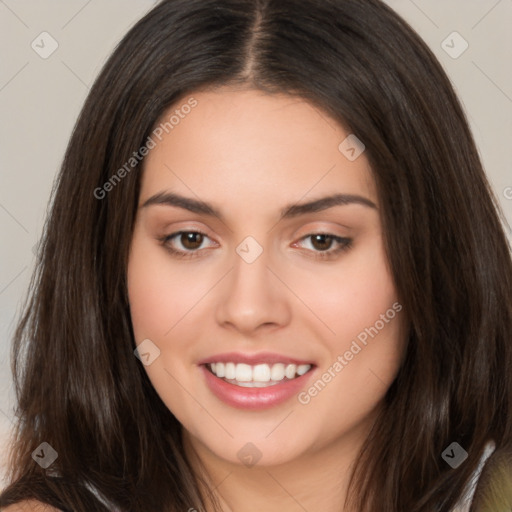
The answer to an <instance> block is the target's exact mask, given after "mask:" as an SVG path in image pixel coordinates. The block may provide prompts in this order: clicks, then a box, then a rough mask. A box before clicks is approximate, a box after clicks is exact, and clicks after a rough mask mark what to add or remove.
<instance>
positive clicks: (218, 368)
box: [212, 363, 226, 378]
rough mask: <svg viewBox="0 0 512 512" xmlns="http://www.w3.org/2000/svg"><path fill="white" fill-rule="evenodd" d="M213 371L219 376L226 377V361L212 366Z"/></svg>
mask: <svg viewBox="0 0 512 512" xmlns="http://www.w3.org/2000/svg"><path fill="white" fill-rule="evenodd" d="M212 372H213V373H215V375H217V377H221V378H222V377H224V376H225V375H226V366H225V365H224V363H216V364H215V368H212Z"/></svg>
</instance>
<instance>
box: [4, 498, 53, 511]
mask: <svg viewBox="0 0 512 512" xmlns="http://www.w3.org/2000/svg"><path fill="white" fill-rule="evenodd" d="M1 512H60V511H59V509H57V508H55V507H51V506H50V505H46V504H45V503H41V502H40V501H34V500H25V501H20V502H19V503H15V504H14V505H9V506H8V507H7V508H3V509H1Z"/></svg>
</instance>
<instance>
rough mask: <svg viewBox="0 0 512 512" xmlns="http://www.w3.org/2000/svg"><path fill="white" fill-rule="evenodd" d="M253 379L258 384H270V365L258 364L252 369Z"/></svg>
mask: <svg viewBox="0 0 512 512" xmlns="http://www.w3.org/2000/svg"><path fill="white" fill-rule="evenodd" d="M252 378H253V379H254V380H255V381H258V382H268V381H269V380H270V367H269V365H268V364H257V365H256V366H255V367H254V368H253V369H252Z"/></svg>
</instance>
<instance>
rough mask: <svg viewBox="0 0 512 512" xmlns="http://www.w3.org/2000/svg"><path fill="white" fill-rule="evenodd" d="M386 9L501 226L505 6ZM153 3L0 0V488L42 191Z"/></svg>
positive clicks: (511, 18)
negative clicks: (458, 133)
mask: <svg viewBox="0 0 512 512" xmlns="http://www.w3.org/2000/svg"><path fill="white" fill-rule="evenodd" d="M361 1H364V0H361ZM387 3H388V4H389V5H390V6H391V7H393V8H394V9H395V10H396V11H397V12H398V13H399V14H400V15H402V16H403V17H404V18H405V19H406V20H407V21H408V22H409V23H410V24H411V25H412V27H413V28H414V29H415V30H416V31H417V32H418V33H419V34H420V36H421V37H422V38H423V39H424V40H425V42H426V43H427V44H428V45H429V46H430V48H431V49H432V51H433V52H434V54H435V55H436V56H437V58H438V59H439V60H440V62H441V64H442V65H443V67H444V69H445V70H446V72H447V74H448V76H449V77H450V79H451V81H452V83H453V85H454V87H455V89H456V91H457V93H458V95H459V98H460V99H461V101H462V103H463V105H464V108H465V110H466V113H467V115H468V118H469V121H470V125H471V129H472V131H473V134H474V136H475V139H476V142H477V145H478V148H479V151H480V154H481V157H482V159H483V162H484V166H485V168H486V171H487V173H488V176H489V179H490V180H491V183H492V185H493V188H494V191H495V193H496V195H497V197H498V198H499V201H500V203H501V206H502V208H503V211H504V213H505V216H506V218H507V220H508V224H509V225H510V224H512V168H511V161H512V159H511V156H512V115H511V114H512V69H511V62H512V31H511V30H510V26H512V0H387ZM154 5H155V1H154V0H0V112H1V115H0V240H1V249H0V488H1V487H2V479H3V478H4V475H5V471H4V469H3V464H5V453H6V446H7V442H8V434H9V431H10V429H11V425H12V420H13V417H14V412H13V411H14V392H13V386H12V382H11V380H12V378H11V370H10V363H9V360H10V354H9V351H10V346H11V339H12V335H13V331H14V327H15V322H16V320H17V319H18V316H19V312H20V306H21V304H22V301H23V300H24V298H25V294H26V290H27V286H28V284H29V280H30V276H31V274H32V270H33V268H34V260H35V257H34V252H33V249H34V246H35V245H36V243H37V241H38V239H39V237H40V235H41V230H42V227H43V222H44V218H45V214H46V207H47V203H48V200H49V195H50V190H51V186H52V183H53V180H54V179H55V177H56V174H57V172H58V169H59V166H60V164H61V161H62V158H63V154H64V150H65V148H66V145H67V142H68V139H69V136H70V134H71V130H72V128H73V125H74V123H75V120H76V118H77V116H78V113H79V111H80V109H81V107H82V104H83V102H84V100H85V98H86V96H87V93H88V92H89V89H90V87H91V84H92V83H93V81H94V79H95V77H96V76H97V74H98V73H99V71H100V69H101V67H102V65H103V63H104V62H105V60H106V58H107V57H108V55H109V54H110V53H111V51H112V50H113V48H114V46H115V45H116V44H117V42H118V41H119V40H120V39H121V38H122V36H123V35H124V34H125V33H126V32H127V30H128V29H129V28H130V27H131V26H132V25H133V24H134V23H135V22H136V21H137V20H139V19H140V18H141V17H142V16H143V15H144V14H145V13H146V12H147V11H148V10H149V9H151V8H152V7H153V6H154ZM454 32H456V34H454ZM44 33H45V34H44ZM57 45H58V46H57ZM54 48H56V49H55V50H54V51H53V53H51V55H47V53H49V52H50V51H51V50H53V49H54ZM45 52H46V53H45ZM506 230H507V234H508V236H509V239H511V238H512V236H511V231H510V227H509V226H506ZM48 364H51V362H48ZM34 448H35V447H34Z"/></svg>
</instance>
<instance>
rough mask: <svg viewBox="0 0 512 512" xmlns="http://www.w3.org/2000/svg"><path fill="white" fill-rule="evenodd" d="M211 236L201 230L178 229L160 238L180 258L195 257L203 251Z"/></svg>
mask: <svg viewBox="0 0 512 512" xmlns="http://www.w3.org/2000/svg"><path fill="white" fill-rule="evenodd" d="M209 238H210V237H209V236H208V235H206V234H205V233H201V232H200V231H192V230H191V231H177V232H176V233H172V234H170V235H167V236H164V237H162V238H159V240H160V242H161V243H162V245H164V246H165V248H166V249H167V250H168V251H169V252H170V253H171V254H172V255H173V256H177V257H180V258H193V257H196V256H198V255H199V254H200V252H202V249H203V247H202V246H203V245H204V242H205V240H207V239H209Z"/></svg>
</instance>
